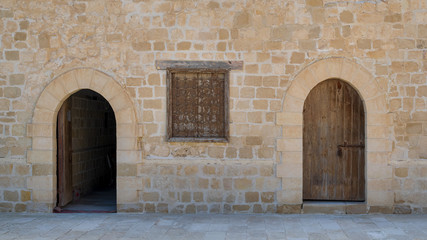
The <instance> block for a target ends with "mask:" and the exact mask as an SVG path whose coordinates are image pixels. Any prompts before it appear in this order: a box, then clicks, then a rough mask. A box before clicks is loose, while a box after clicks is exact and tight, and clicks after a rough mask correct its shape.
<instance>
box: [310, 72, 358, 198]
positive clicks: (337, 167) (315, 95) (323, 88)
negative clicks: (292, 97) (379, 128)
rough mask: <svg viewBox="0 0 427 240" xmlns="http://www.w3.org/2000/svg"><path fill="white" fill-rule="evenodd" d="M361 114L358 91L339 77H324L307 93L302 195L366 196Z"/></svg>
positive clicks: (313, 196) (315, 196) (320, 196)
mask: <svg viewBox="0 0 427 240" xmlns="http://www.w3.org/2000/svg"><path fill="white" fill-rule="evenodd" d="M364 118H365V114H364V109H363V103H362V100H361V99H360V97H359V95H358V94H357V92H356V91H355V90H354V89H353V88H352V87H351V86H350V85H349V84H347V83H345V82H343V81H341V80H338V79H331V80H327V81H324V82H322V83H320V84H319V85H317V86H316V87H315V88H314V89H313V90H312V91H311V92H310V94H309V95H308V96H307V99H306V101H305V103H304V128H303V198H304V199H306V200H343V201H363V200H364V199H365V158H364V147H363V146H364V139H365V133H364V121H365V120H364ZM338 150H340V151H338Z"/></svg>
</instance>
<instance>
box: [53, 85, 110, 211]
mask: <svg viewBox="0 0 427 240" xmlns="http://www.w3.org/2000/svg"><path fill="white" fill-rule="evenodd" d="M57 150H58V151H57V203H56V207H55V209H54V212H116V165H117V164H116V162H117V160H116V120H115V116H114V111H113V109H112V108H111V106H110V104H109V103H108V101H107V100H105V99H104V98H103V97H102V96H101V95H99V94H98V93H96V92H94V91H91V90H87V89H85V90H80V91H78V92H76V93H75V94H73V95H71V96H70V97H69V98H68V99H67V100H66V101H65V102H64V103H63V105H62V107H61V109H60V110H59V112H58V119H57Z"/></svg>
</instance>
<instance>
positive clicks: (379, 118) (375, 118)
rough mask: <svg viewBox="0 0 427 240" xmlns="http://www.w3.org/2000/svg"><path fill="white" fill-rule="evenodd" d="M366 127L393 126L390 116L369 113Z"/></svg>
mask: <svg viewBox="0 0 427 240" xmlns="http://www.w3.org/2000/svg"><path fill="white" fill-rule="evenodd" d="M366 118H367V125H368V126H369V125H377V126H391V125H392V124H393V117H392V114H386V113H376V112H374V113H370V112H368V114H367V117H366Z"/></svg>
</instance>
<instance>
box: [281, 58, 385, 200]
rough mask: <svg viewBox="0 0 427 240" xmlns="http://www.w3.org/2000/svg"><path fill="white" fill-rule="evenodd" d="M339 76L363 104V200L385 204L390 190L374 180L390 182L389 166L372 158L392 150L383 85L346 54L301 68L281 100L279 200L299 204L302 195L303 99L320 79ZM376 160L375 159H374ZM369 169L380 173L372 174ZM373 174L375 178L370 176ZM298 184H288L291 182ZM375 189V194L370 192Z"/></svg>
mask: <svg viewBox="0 0 427 240" xmlns="http://www.w3.org/2000/svg"><path fill="white" fill-rule="evenodd" d="M331 78H338V79H341V80H343V81H346V82H348V83H349V84H350V85H351V86H353V87H354V88H355V90H356V91H357V92H358V93H359V95H360V97H361V98H362V101H363V102H364V104H365V116H366V121H365V122H366V128H365V129H367V130H368V131H370V130H372V131H375V132H373V133H367V134H365V135H366V141H365V142H366V145H367V146H366V153H365V154H366V169H367V172H368V173H370V174H367V179H366V183H367V184H366V189H367V190H366V203H367V204H368V205H371V206H388V205H389V204H390V202H391V201H390V200H389V199H388V197H389V196H390V193H391V192H390V191H389V190H388V189H385V190H384V189H383V190H381V189H376V188H375V184H376V182H378V179H380V181H381V182H384V183H386V184H391V177H392V176H391V172H390V167H388V166H387V161H382V162H381V163H378V161H377V160H375V159H371V158H373V157H374V156H375V154H376V153H379V154H384V153H388V152H390V151H391V144H390V141H389V140H388V139H387V138H386V137H387V133H388V132H389V131H390V121H391V120H390V116H388V114H387V108H388V106H387V101H386V97H385V96H386V95H385V92H384V90H383V89H381V88H380V87H379V84H378V83H377V82H376V80H375V79H374V77H373V75H372V74H370V72H369V71H368V70H366V69H365V68H364V67H363V66H361V65H360V64H358V63H356V62H354V61H352V60H349V59H345V58H342V57H340V58H338V57H335V58H327V59H322V60H319V61H316V62H314V63H312V64H310V65H308V66H307V67H305V68H304V69H303V70H301V71H300V72H299V73H298V74H297V75H296V76H295V78H294V80H293V81H292V83H291V85H290V87H289V88H288V90H287V92H286V94H285V96H284V99H283V104H282V106H283V107H282V112H280V113H277V115H276V124H277V125H278V126H280V127H282V137H280V138H279V139H277V142H276V148H277V149H276V150H277V151H278V155H279V156H281V162H280V163H279V164H278V165H277V171H276V174H277V177H280V178H282V191H281V192H282V193H283V194H281V195H280V197H278V201H279V204H282V205H287V204H289V205H295V204H301V203H302V201H303V199H302V177H303V174H302V161H303V159H302V158H303V157H302V156H303V151H304V149H303V146H302V140H303V139H302V138H303V136H302V129H303V120H302V118H303V107H304V101H305V99H306V97H307V96H308V94H309V93H310V91H311V90H312V89H313V88H314V87H315V86H316V85H317V84H319V83H320V82H322V81H325V80H327V79H331ZM368 126H369V127H368ZM374 162H375V163H374ZM372 172H375V173H378V172H380V173H381V175H380V176H379V177H378V175H375V174H371V173H372ZM374 178H375V181H374V180H373V179H374ZM296 182H297V183H300V184H297V185H295V184H291V183H296ZM373 192H375V194H373Z"/></svg>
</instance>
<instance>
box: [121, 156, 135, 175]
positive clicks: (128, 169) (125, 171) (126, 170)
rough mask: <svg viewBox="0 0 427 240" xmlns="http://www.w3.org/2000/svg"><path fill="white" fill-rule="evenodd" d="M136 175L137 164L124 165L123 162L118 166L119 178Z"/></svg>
mask: <svg viewBox="0 0 427 240" xmlns="http://www.w3.org/2000/svg"><path fill="white" fill-rule="evenodd" d="M122 152H123V151H122ZM136 173H137V166H136V164H131V163H123V162H120V163H118V164H117V176H123V177H126V176H136Z"/></svg>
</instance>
